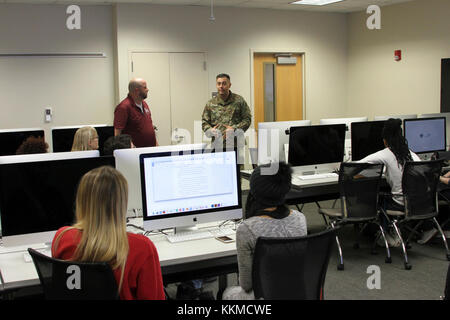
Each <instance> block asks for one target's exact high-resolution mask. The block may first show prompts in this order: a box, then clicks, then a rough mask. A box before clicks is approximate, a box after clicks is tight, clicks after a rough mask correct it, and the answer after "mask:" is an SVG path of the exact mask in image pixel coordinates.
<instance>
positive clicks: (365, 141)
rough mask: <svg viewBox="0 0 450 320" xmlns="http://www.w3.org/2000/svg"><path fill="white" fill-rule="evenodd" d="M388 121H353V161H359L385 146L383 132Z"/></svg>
mask: <svg viewBox="0 0 450 320" xmlns="http://www.w3.org/2000/svg"><path fill="white" fill-rule="evenodd" d="M385 123H386V121H365V122H353V123H352V124H351V127H352V131H351V132H352V142H351V143H352V161H358V160H361V159H363V158H365V157H366V156H368V155H369V154H372V153H375V152H377V151H380V150H383V149H384V148H385V146H384V143H383V138H382V132H383V128H384V124H385Z"/></svg>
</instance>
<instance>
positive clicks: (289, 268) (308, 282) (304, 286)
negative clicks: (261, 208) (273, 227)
mask: <svg viewBox="0 0 450 320" xmlns="http://www.w3.org/2000/svg"><path fill="white" fill-rule="evenodd" d="M335 236H336V233H335V229H329V230H326V231H323V232H320V233H316V234H312V235H308V236H305V237H292V238H269V237H260V238H258V240H257V241H256V247H255V253H254V256H253V269H252V279H253V291H254V294H255V298H256V299H260V298H264V299H272V300H279V299H283V300H297V299H298V300H318V299H320V298H321V296H322V292H323V285H324V282H325V275H326V272H327V268H328V261H329V258H330V251H331V248H332V245H333V244H334V238H335Z"/></svg>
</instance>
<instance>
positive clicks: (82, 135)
mask: <svg viewBox="0 0 450 320" xmlns="http://www.w3.org/2000/svg"><path fill="white" fill-rule="evenodd" d="M95 138H98V134H97V130H95V128H93V127H90V126H86V127H82V128H80V129H78V130H77V132H75V136H74V138H73V144H72V151H84V150H92V148H91V146H90V145H89V144H90V142H91V141H92V140H94V139H95Z"/></svg>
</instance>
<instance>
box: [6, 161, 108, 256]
mask: <svg viewBox="0 0 450 320" xmlns="http://www.w3.org/2000/svg"><path fill="white" fill-rule="evenodd" d="M104 165H110V166H113V167H114V157H112V156H109V157H93V158H77V159H64V160H49V161H37V162H19V163H8V164H5V163H4V164H0V216H1V230H2V236H3V245H4V246H5V247H10V246H22V245H31V244H44V243H47V245H48V244H49V243H51V241H52V239H53V236H54V234H55V232H56V231H57V230H58V229H59V228H60V227H63V226H67V225H71V224H73V222H74V217H75V215H74V213H75V211H74V210H75V196H76V190H77V187H78V183H79V181H80V179H81V177H82V176H83V175H84V174H85V173H87V172H88V171H90V170H91V169H94V168H97V167H100V166H104Z"/></svg>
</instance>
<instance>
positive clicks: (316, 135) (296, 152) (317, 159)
mask: <svg viewBox="0 0 450 320" xmlns="http://www.w3.org/2000/svg"><path fill="white" fill-rule="evenodd" d="M345 130H346V127H345V124H333V125H313V126H309V127H292V128H291V132H290V135H289V163H290V164H291V165H292V166H294V171H295V172H296V173H300V174H315V173H322V172H330V171H332V170H333V169H335V168H336V165H337V164H339V163H340V162H342V161H343V159H344V140H345ZM295 167H299V168H295Z"/></svg>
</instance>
